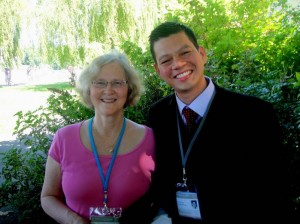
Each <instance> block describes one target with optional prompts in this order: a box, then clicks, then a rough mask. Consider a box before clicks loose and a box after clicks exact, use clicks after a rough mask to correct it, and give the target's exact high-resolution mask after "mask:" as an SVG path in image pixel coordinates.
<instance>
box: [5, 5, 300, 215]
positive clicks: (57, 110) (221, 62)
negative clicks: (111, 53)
mask: <svg viewBox="0 0 300 224" xmlns="http://www.w3.org/2000/svg"><path fill="white" fill-rule="evenodd" d="M145 1H146V0H145ZM5 2H6V3H5V4H7V1H5ZM17 2H18V1H16V4H17ZM71 2H72V4H71ZM100 2H101V4H100ZM58 3H59V4H58ZM147 3H148V4H146V5H147V9H146V10H145V12H144V13H142V14H141V15H140V16H134V13H132V14H130V12H131V10H132V11H134V12H137V11H135V10H136V9H135V10H133V8H132V7H133V5H132V4H129V2H126V1H118V2H113V3H112V2H111V1H110V2H105V1H89V0H87V1H79V0H76V1H69V0H68V1H58V0H56V1H52V2H51V3H50V2H49V1H39V2H38V4H39V5H40V6H41V8H42V6H43V4H49V6H48V7H47V10H48V11H47V13H45V12H43V13H41V14H42V15H43V16H42V18H44V20H43V21H41V24H42V26H41V27H43V29H44V30H45V31H47V32H42V33H43V35H41V39H40V47H39V55H41V56H40V57H37V56H36V54H33V53H32V52H30V51H28V56H27V57H26V60H25V59H24V61H26V63H32V61H31V60H32V58H38V59H39V60H38V61H43V60H44V61H48V62H51V63H52V64H53V65H54V64H55V65H56V66H57V67H59V66H65V65H67V64H69V63H71V64H72V63H74V64H76V63H77V64H78V65H80V64H81V63H82V64H85V63H86V62H87V61H89V60H90V59H91V58H93V57H94V56H95V55H99V54H101V53H103V52H104V51H106V50H107V49H109V48H111V47H116V48H120V49H122V50H123V51H124V52H125V53H126V54H127V55H128V56H129V58H130V60H131V61H132V63H133V65H134V66H135V67H136V68H137V69H138V71H139V72H140V74H141V79H142V80H143V83H144V85H145V92H144V94H143V96H142V97H141V99H140V101H139V103H138V105H137V106H135V107H129V108H126V110H125V116H126V117H128V118H130V119H132V120H135V121H136V122H139V123H146V122H147V113H148V109H149V106H150V105H151V104H152V103H153V102H155V101H156V100H158V99H160V98H161V97H163V96H166V95H168V94H169V93H171V92H173V90H172V89H171V88H170V87H169V86H168V85H166V83H164V82H163V81H161V79H160V78H159V77H158V75H157V74H156V72H155V70H154V67H153V60H152V58H151V54H150V52H149V49H148V48H145V39H147V37H148V35H149V33H150V30H151V29H152V25H153V24H154V23H156V22H157V20H165V19H167V20H177V21H181V22H184V23H185V24H187V25H189V26H190V27H191V28H192V29H193V30H195V32H196V35H197V37H198V40H199V42H200V43H201V44H203V45H204V46H205V48H206V49H207V56H208V63H207V65H206V70H205V74H206V75H207V76H210V77H211V78H212V79H213V80H214V81H215V82H216V83H217V84H219V85H220V86H223V87H225V88H229V89H231V90H233V91H236V92H240V93H245V94H249V95H254V96H257V97H260V98H262V99H264V100H267V101H269V102H271V103H272V104H273V105H274V107H275V108H276V109H277V111H278V118H279V121H280V124H281V126H282V128H283V131H284V141H285V142H284V143H285V145H286V148H287V159H288V161H289V163H290V164H289V165H290V166H289V169H290V194H291V201H292V203H293V204H294V207H295V210H296V211H298V212H299V211H300V167H299V166H300V165H299V164H300V75H299V74H300V73H299V72H300V54H299V52H300V30H299V24H300V11H297V10H295V9H291V8H289V7H288V6H287V5H286V1H276V0H263V1H260V0H254V1H248V0H247V1H230V2H228V1H223V0H221V1H214V0H205V1H198V0H179V1H152V0H147ZM171 3H172V4H171ZM175 3H177V4H175ZM225 3H226V4H225ZM1 4H2V3H0V5H1ZM180 4H182V5H183V6H184V7H179V5H180ZM66 6H67V7H66ZM100 6H101V7H100ZM12 7H15V5H12ZM176 8H177V9H176ZM144 9H145V8H144ZM161 9H163V10H165V9H167V10H166V12H165V13H163V12H162V10H161ZM173 9H174V10H173ZM129 14H130V15H129ZM163 14H164V16H163ZM3 15H4V21H7V22H8V23H9V27H11V26H13V25H12V24H13V23H12V20H9V18H8V17H7V14H5V13H4V14H3ZM125 17H126V18H125ZM53 18H54V19H53ZM115 18H116V19H115ZM0 24H3V23H1V21H0ZM13 30H14V29H13ZM6 32H8V31H7V30H6ZM14 33H15V32H14ZM16 34H17V33H16ZM5 35H7V34H5ZM17 39H18V36H17V35H16V38H15V43H16V44H17ZM1 41H3V39H1V37H0V44H1V43H3V42H1ZM8 48H9V49H15V48H14V47H13V44H12V43H9V45H8ZM8 48H7V49H8ZM7 52H8V53H7V54H6V55H8V54H10V56H9V57H11V55H12V54H13V53H12V52H13V50H12V51H11V52H10V51H7ZM14 52H15V51H14ZM45 56H46V57H47V58H46V59H45V58H44V57H45ZM47 87H48V88H49V86H47ZM50 88H51V86H50ZM51 91H52V92H53V95H51V96H50V97H49V99H48V106H47V107H41V108H39V109H38V110H35V111H31V112H28V113H25V114H23V113H22V112H21V111H20V112H18V113H17V114H16V116H17V117H18V121H17V124H16V128H15V133H16V134H17V136H18V139H19V140H20V141H21V142H22V143H23V144H24V145H25V146H27V148H28V149H27V150H21V149H19V148H14V149H12V150H11V151H9V153H8V154H6V155H5V156H4V160H3V161H4V163H3V164H4V170H3V172H2V174H1V175H2V176H3V177H4V178H5V182H4V184H3V185H2V186H1V187H0V205H7V204H10V205H14V206H16V207H18V208H19V209H20V211H22V212H23V213H22V216H21V217H20V218H21V219H23V220H24V219H26V217H30V214H31V215H32V214H43V212H42V210H41V208H40V203H39V194H40V190H41V184H42V180H43V176H44V164H45V158H46V155H47V151H48V149H49V147H50V144H51V140H52V136H53V134H54V133H55V131H56V130H57V129H58V128H60V127H63V126H65V125H67V124H71V123H75V122H78V121H80V120H84V119H88V118H90V117H91V116H93V111H90V110H88V109H87V108H85V107H83V106H82V105H81V103H80V102H79V101H78V98H77V96H76V95H75V94H73V93H72V91H71V90H70V91H63V90H58V89H57V88H55V87H53V89H51ZM21 165H22V166H21ZM25 202H26V203H25ZM32 217H33V216H32ZM41 219H42V217H37V220H41Z"/></svg>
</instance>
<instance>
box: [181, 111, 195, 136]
mask: <svg viewBox="0 0 300 224" xmlns="http://www.w3.org/2000/svg"><path fill="white" fill-rule="evenodd" d="M182 113H183V115H184V117H185V120H186V124H187V127H188V131H189V134H191V133H192V132H194V130H195V126H196V120H197V118H198V117H199V115H198V114H197V113H196V112H195V111H193V110H192V109H190V108H188V107H185V108H183V110H182Z"/></svg>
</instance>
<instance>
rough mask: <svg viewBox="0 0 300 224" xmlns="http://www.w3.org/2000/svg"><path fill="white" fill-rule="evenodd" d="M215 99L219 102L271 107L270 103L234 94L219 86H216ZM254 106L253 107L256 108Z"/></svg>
mask: <svg viewBox="0 0 300 224" xmlns="http://www.w3.org/2000/svg"><path fill="white" fill-rule="evenodd" d="M216 92H217V97H218V98H219V100H220V101H223V102H227V103H228V102H231V103H234V104H237V103H238V104H239V106H241V105H248V106H250V105H256V106H263V107H264V106H267V107H268V106H271V103H270V102H268V101H266V100H264V99H262V98H260V97H258V96H254V95H250V94H246V93H241V92H236V91H233V90H230V89H226V88H223V87H220V86H216ZM256 106H255V107H256Z"/></svg>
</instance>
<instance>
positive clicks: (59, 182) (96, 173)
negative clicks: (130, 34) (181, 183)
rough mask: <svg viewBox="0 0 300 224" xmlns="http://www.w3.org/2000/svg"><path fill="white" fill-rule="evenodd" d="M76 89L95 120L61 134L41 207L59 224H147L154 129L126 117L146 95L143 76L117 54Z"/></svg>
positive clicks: (92, 68)
mask: <svg viewBox="0 0 300 224" xmlns="http://www.w3.org/2000/svg"><path fill="white" fill-rule="evenodd" d="M76 87H77V90H78V92H79V95H80V97H81V99H82V101H83V104H84V105H86V106H87V107H88V108H91V109H93V110H94V112H95V116H94V117H92V118H91V119H88V120H85V121H82V122H79V123H76V124H71V125H68V126H66V127H63V128H60V129H59V130H58V131H57V132H56V134H55V137H54V139H53V142H52V145H51V147H50V150H49V155H48V159H47V164H46V171H45V179H44V184H43V189H42V193H41V204H42V207H43V209H44V211H45V212H46V213H47V214H48V215H49V216H50V217H52V218H53V219H55V220H56V221H57V222H59V223H66V224H69V223H90V219H91V221H92V222H93V221H95V220H94V219H96V220H98V219H100V220H102V221H104V220H106V219H109V220H110V221H116V220H118V221H119V222H120V223H144V221H146V220H145V212H146V211H149V210H150V209H149V207H148V206H147V204H145V203H144V202H143V201H144V199H143V198H146V196H147V195H146V192H147V191H148V188H149V186H150V183H151V172H152V171H153V170H154V168H155V164H154V157H155V155H154V146H155V142H154V136H153V132H152V129H150V128H149V127H147V126H144V125H141V124H138V123H136V122H134V121H132V120H130V119H128V118H126V117H124V109H125V108H126V107H128V106H132V105H136V104H137V102H138V100H139V98H140V95H141V93H142V86H141V83H140V81H139V78H138V74H137V72H136V70H135V69H134V68H133V67H132V66H131V65H130V62H129V61H128V59H127V57H126V56H125V55H124V54H122V53H119V52H117V51H113V52H111V53H108V54H105V55H102V56H99V57H97V58H96V59H95V60H93V62H92V63H91V64H90V65H88V66H87V67H86V69H85V70H83V71H82V73H81V74H80V76H79V79H78V83H77V85H76ZM145 201H146V200H145ZM93 223H94V222H93ZM95 223H96V221H95Z"/></svg>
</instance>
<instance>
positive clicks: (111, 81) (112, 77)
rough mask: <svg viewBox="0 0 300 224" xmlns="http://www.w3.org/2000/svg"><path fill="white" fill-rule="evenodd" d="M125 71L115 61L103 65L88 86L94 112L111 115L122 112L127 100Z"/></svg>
mask: <svg viewBox="0 0 300 224" xmlns="http://www.w3.org/2000/svg"><path fill="white" fill-rule="evenodd" d="M126 81H127V80H126V79H125V71H124V69H123V68H122V67H121V66H120V64H119V63H117V62H112V63H109V64H106V65H104V66H103V67H102V68H101V70H100V72H99V73H98V75H97V76H96V77H95V79H94V80H93V82H92V84H91V88H90V97H91V101H92V104H93V106H94V109H95V113H99V114H101V115H106V116H112V115H116V114H118V113H123V108H124V105H125V103H126V101H127V95H128V85H127V82H126Z"/></svg>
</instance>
